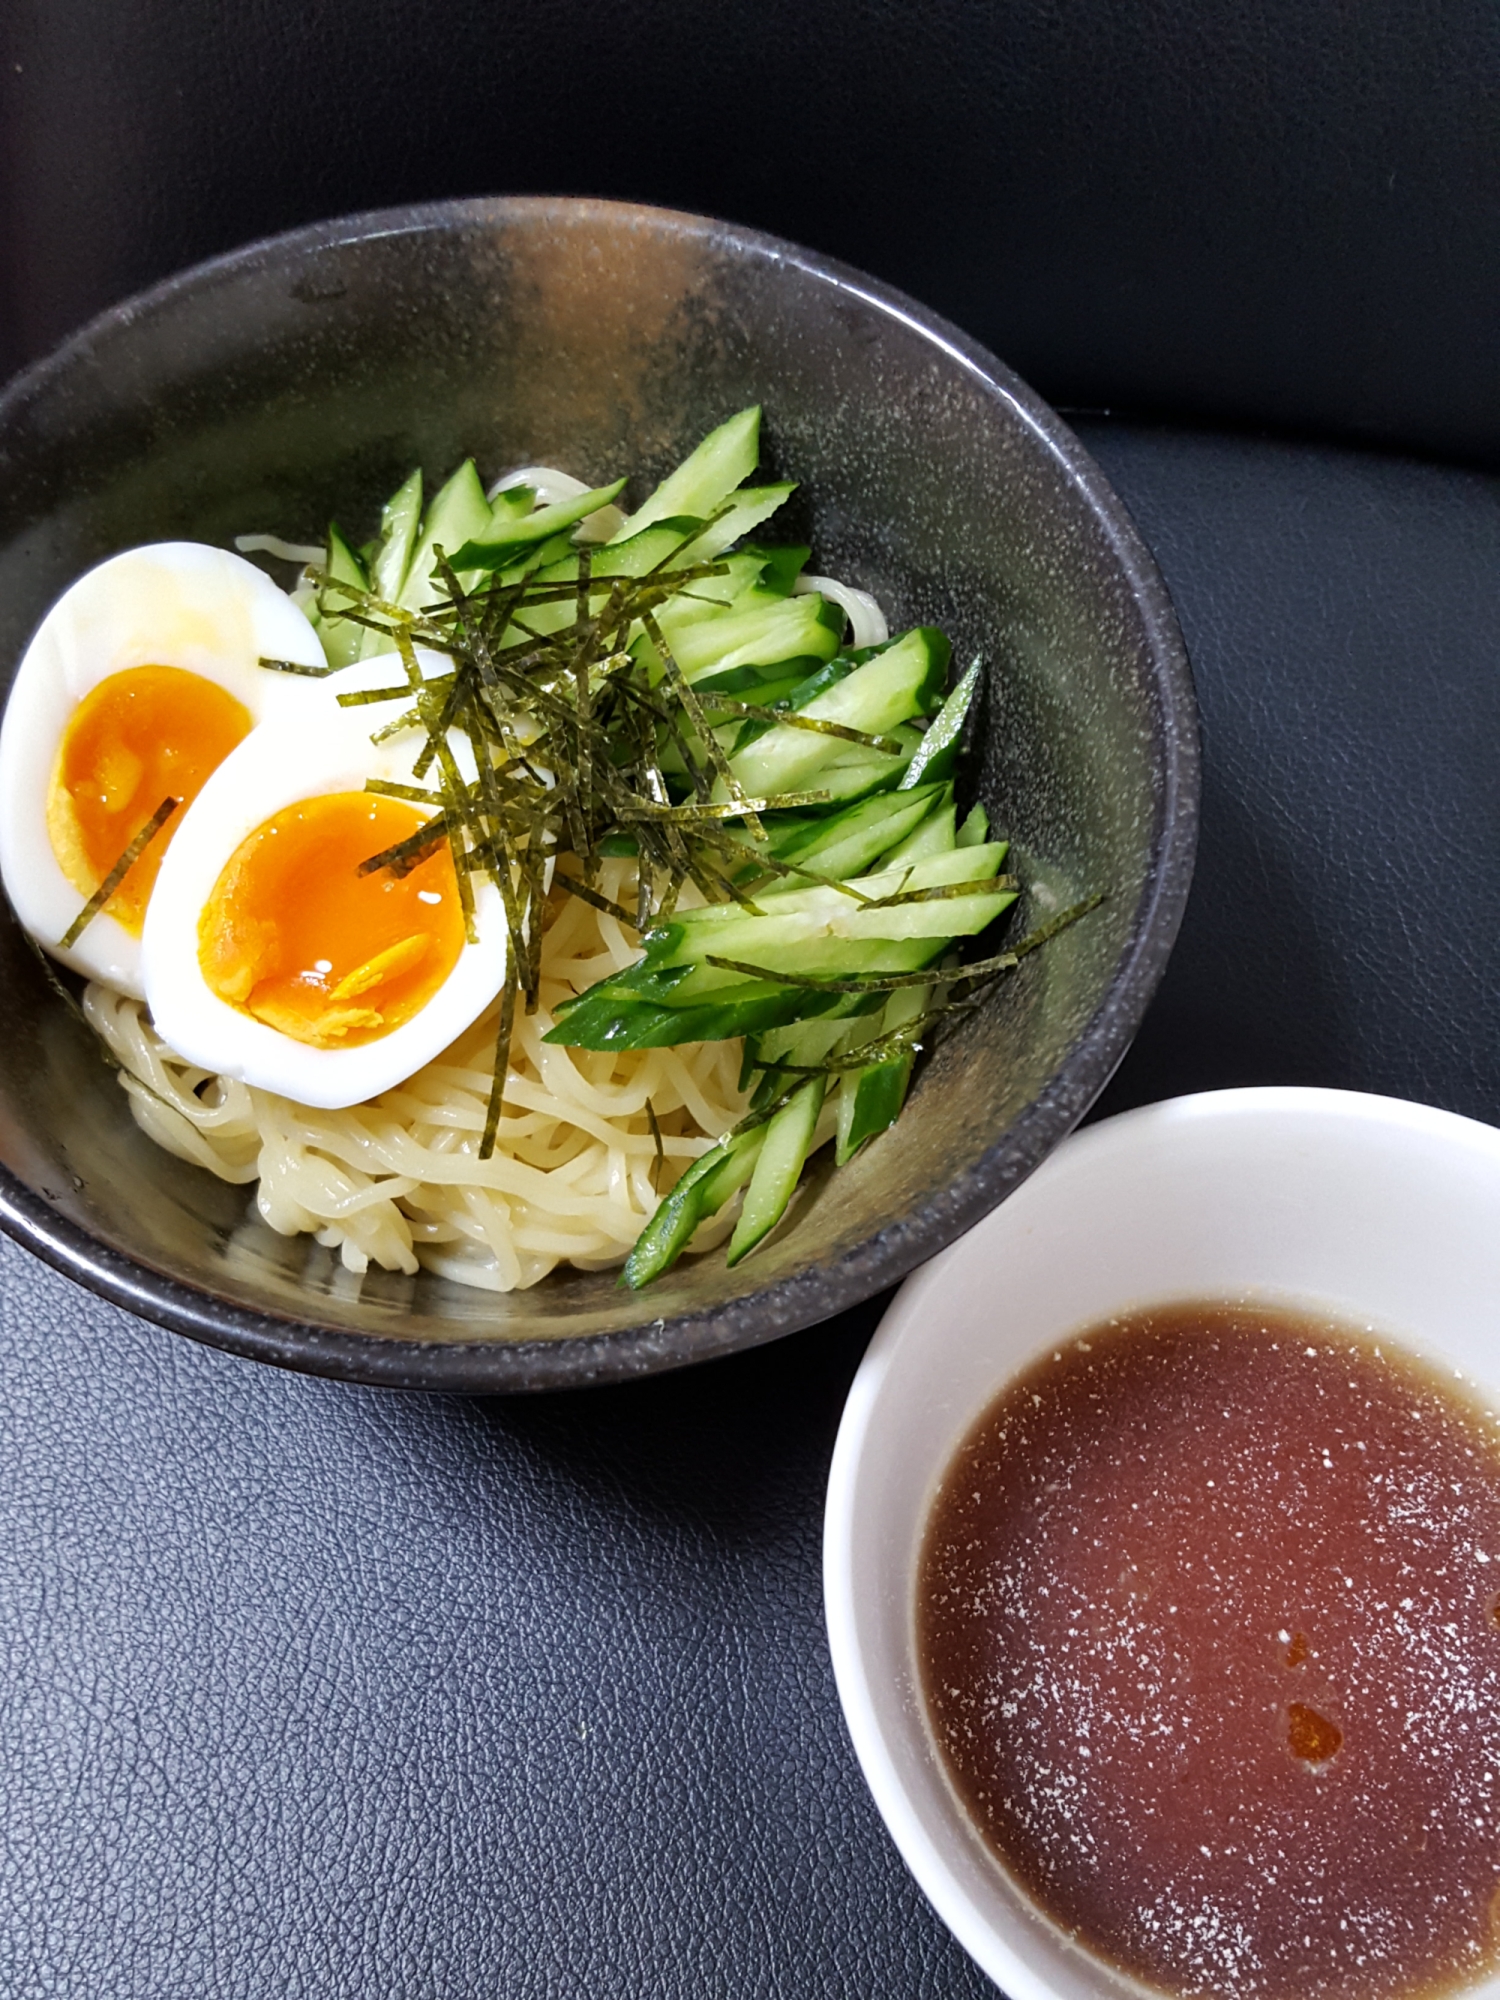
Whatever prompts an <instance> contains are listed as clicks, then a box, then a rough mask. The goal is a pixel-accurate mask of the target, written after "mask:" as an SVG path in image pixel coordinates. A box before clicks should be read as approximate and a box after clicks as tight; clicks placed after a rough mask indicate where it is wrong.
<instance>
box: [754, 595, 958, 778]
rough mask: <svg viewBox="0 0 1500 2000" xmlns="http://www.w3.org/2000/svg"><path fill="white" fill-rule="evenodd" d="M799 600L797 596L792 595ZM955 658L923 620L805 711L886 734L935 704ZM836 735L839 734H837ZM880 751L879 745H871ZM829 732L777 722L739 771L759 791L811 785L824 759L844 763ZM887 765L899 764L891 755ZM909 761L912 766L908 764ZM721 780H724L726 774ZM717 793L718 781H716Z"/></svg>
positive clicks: (891, 766) (941, 639) (946, 643)
mask: <svg viewBox="0 0 1500 2000" xmlns="http://www.w3.org/2000/svg"><path fill="white" fill-rule="evenodd" d="M790 601H791V602H792V603H793V604H795V603H798V602H799V601H802V600H799V599H797V598H793V599H791V600H790ZM947 666H948V641H947V640H946V639H945V638H944V637H943V635H942V633H941V632H938V631H935V630H933V629H932V628H931V627H928V626H918V627H917V628H916V629H915V630H914V631H911V632H907V633H904V634H903V635H902V637H901V638H900V639H898V640H896V641H895V642H894V644H892V645H890V646H887V647H886V648H885V649H884V650H883V651H881V652H879V653H877V654H876V655H875V657H874V658H873V659H870V660H866V661H865V663H864V664H863V665H862V666H860V667H857V668H856V669H855V671H854V672H853V673H852V674H849V675H847V676H846V677H845V678H844V679H842V680H840V681H839V682H838V684H837V685H836V686H834V687H831V688H829V689H828V690H827V691H826V692H825V693H823V694H820V695H819V696H818V697H817V698H816V699H815V700H813V701H810V702H808V703H807V704H806V705H805V707H804V708H803V710H802V713H803V714H804V715H810V716H815V717H818V718H820V719H821V720H824V721H827V722H841V723H843V724H844V725H845V727H846V728H850V729H860V730H863V731H865V733H866V734H868V735H870V736H885V735H889V734H890V733H891V732H892V731H894V730H895V729H896V727H897V725H898V724H900V723H903V722H906V721H908V720H909V719H910V718H911V717H912V716H914V715H922V714H925V713H927V712H928V709H929V708H930V706H931V704H932V702H933V700H934V699H935V698H936V695H937V691H938V690H939V689H940V688H941V686H942V678H943V675H944V673H945V672H946V671H947ZM834 740H835V741H836V739H834ZM863 754H864V756H866V757H868V756H870V755H876V756H879V755H881V754H882V753H880V752H873V753H872V752H865V753H863ZM839 761H840V760H838V759H831V758H830V757H829V754H828V740H827V739H825V738H822V737H819V736H816V735H813V734H812V733H811V732H810V731H808V730H804V729H791V728H787V727H784V726H783V727H781V728H778V729H772V730H769V731H768V732H767V734H766V735H764V736H763V737H761V738H760V740H759V741H758V742H755V743H752V744H751V745H750V746H749V748H748V749H746V750H744V751H742V752H741V753H740V755H739V756H738V757H736V758H735V759H734V760H733V770H734V775H735V777H736V779H737V780H738V782H739V783H740V784H741V785H743V786H744V787H745V789H746V791H747V792H748V793H749V794H750V795H751V797H753V798H769V797H771V796H772V795H773V794H775V793H777V792H792V791H805V790H807V789H808V788H809V781H810V779H811V776H812V774H813V773H814V772H816V771H818V769H819V767H820V765H822V764H825V763H829V764H833V765H834V766H837V764H838V762H839ZM885 763H886V767H887V769H895V768H897V764H896V762H895V760H893V759H891V758H889V757H887V758H886V759H885ZM908 768H909V766H908ZM719 782H720V785H722V783H723V781H722V780H720V781H719ZM716 796H717V788H716ZM726 796H727V794H726Z"/></svg>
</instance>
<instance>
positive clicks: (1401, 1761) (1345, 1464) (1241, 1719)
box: [917, 1304, 1500, 2000]
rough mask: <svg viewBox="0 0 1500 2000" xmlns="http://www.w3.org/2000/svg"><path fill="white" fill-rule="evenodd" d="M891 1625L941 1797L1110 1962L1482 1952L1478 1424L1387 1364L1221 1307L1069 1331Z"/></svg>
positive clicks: (945, 1498)
mask: <svg viewBox="0 0 1500 2000" xmlns="http://www.w3.org/2000/svg"><path fill="white" fill-rule="evenodd" d="M917 1619H918V1647H919V1654H920V1658H921V1662H922V1671H923V1675H924V1680H925V1689H926V1696H927V1703H928V1710H929V1716H930V1719H931V1721H932V1724H933V1727H934V1730H935V1733H936V1736H937V1739H938V1742H939V1743H940V1745H941V1746H942V1749H943V1752H944V1753H945V1758H946V1761H947V1765H948V1768H949V1771H950V1775H951V1777H952V1780H953V1783H954V1785H955V1786H956V1788H957V1790H958V1793H959V1795H960V1797H961V1798H962V1799H963V1801H964V1803H965V1805H966V1806H967V1808H968V1810H969V1812H970V1813H971V1814H972V1816H973V1818H974V1820H975V1822H976V1823H977V1825H978V1826H979V1828H980V1830H981V1831H982V1833H983V1834H984V1835H985V1837H986V1839H987V1840H988V1842H989V1843H990V1845H991V1846H992V1848H993V1849H994V1851H995V1852H996V1854H997V1855H998V1856H999V1858H1000V1859H1001V1860H1002V1861H1003V1862H1004V1864H1005V1865H1006V1866H1007V1868H1009V1869H1010V1870H1011V1872H1012V1873H1013V1874H1014V1876H1015V1877H1016V1878H1017V1879H1018V1881H1019V1882H1020V1883H1021V1884H1022V1885H1023V1886H1024V1887H1025V1888H1026V1890H1027V1891H1028V1892H1029V1893H1030V1894H1031V1895H1032V1896H1033V1897H1034V1898H1035V1900H1036V1901H1037V1902H1038V1903H1039V1904H1040V1905H1041V1906H1042V1907H1043V1908H1044V1909H1045V1910H1046V1911H1047V1912H1048V1913H1049V1914H1050V1915H1051V1916H1052V1918H1053V1919H1054V1920H1055V1921H1056V1922H1057V1923H1058V1924H1060V1925H1061V1926H1063V1927H1064V1929H1066V1930H1067V1931H1069V1932H1070V1933H1072V1934H1073V1935H1074V1936H1075V1937H1076V1938H1077V1940H1078V1942H1079V1943H1080V1944H1083V1945H1086V1946H1087V1947H1089V1948H1090V1949H1092V1950H1093V1951H1095V1952H1097V1953H1099V1954H1100V1955H1102V1956H1103V1957H1104V1958H1106V1959H1108V1960H1110V1961H1112V1962H1113V1963H1114V1964H1115V1965H1116V1966H1118V1967H1119V1968H1120V1969H1121V1970H1122V1971H1124V1972H1127V1973H1129V1974H1131V1975H1133V1976H1134V1977H1136V1978H1138V1979H1142V1980H1145V1981H1147V1982H1148V1983H1150V1984H1152V1985H1155V1986H1161V1987H1165V1988H1168V1989H1169V1990H1172V1991H1174V1992H1177V1993H1181V1994H1191V1995H1198V1994H1214V1995H1232V1996H1234V2000H1251V1996H1257V2000H1258V1996H1265V2000H1291V1996H1293V1995H1295V1996H1297V2000H1317V1996H1350V2000H1354V1996H1365V2000H1372V1996H1381V1997H1382V2000H1386V1996H1393V1995H1413V1994H1423V1993H1432V1992H1434V1991H1441V1990H1444V1989H1452V1988H1455V1987H1458V1986H1462V1985H1467V1984H1469V1983H1470V1982H1472V1981H1474V1980H1476V1979H1479V1978H1482V1977H1484V1976H1486V1975H1487V1974H1490V1973H1492V1972H1494V1971H1495V1970H1496V1969H1497V1965H1500V1956H1497V1946H1500V1430H1497V1426H1496V1424H1495V1422H1494V1420H1493V1418H1492V1417H1490V1416H1489V1415H1488V1414H1487V1413H1486V1412H1484V1411H1481V1410H1480V1409H1479V1408H1478V1406H1477V1405H1476V1404H1474V1403H1472V1402H1470V1401H1468V1400H1467V1399H1466V1398H1464V1397H1463V1396H1462V1395H1460V1394H1458V1393H1455V1391H1454V1389H1453V1388H1452V1387H1451V1386H1450V1385H1448V1384H1446V1383H1443V1382H1441V1381H1440V1380H1439V1378H1438V1377H1437V1376H1436V1375H1435V1374H1434V1373H1432V1372H1431V1371H1429V1370H1428V1369H1426V1368H1424V1367H1423V1366H1421V1365H1420V1364H1419V1363H1417V1362H1415V1361H1414V1360H1412V1359H1411V1358H1410V1357H1408V1356H1406V1355H1404V1354H1401V1353H1399V1352H1396V1351H1393V1350H1392V1349H1391V1348H1389V1347H1381V1346H1379V1345H1377V1344H1375V1343H1373V1342H1371V1341H1369V1340H1367V1339H1364V1338H1362V1337H1360V1336H1359V1335H1357V1334H1355V1333H1354V1332H1353V1331H1352V1329H1349V1328H1347V1327H1340V1326H1337V1325H1330V1324H1329V1323H1328V1322H1326V1321H1322V1320H1309V1319H1305V1318H1302V1317H1299V1316H1298V1315H1296V1314H1292V1313H1266V1312H1251V1311H1248V1310H1243V1309H1240V1308H1237V1307H1230V1306H1221V1305H1212V1304H1205V1305H1195V1306H1187V1307H1172V1308H1169V1309H1165V1310H1159V1311H1155V1312H1151V1313H1148V1314H1139V1315H1135V1316H1133V1317H1130V1318H1122V1319H1120V1320H1117V1321H1116V1320H1111V1321H1110V1322H1109V1323H1108V1324H1107V1325H1104V1326H1100V1327H1096V1328H1093V1329H1092V1330H1090V1331H1089V1332H1088V1333H1085V1334H1083V1335H1081V1336H1080V1337H1078V1338H1076V1339H1073V1340H1070V1341H1068V1342H1067V1343H1065V1344H1064V1345H1063V1346H1062V1347H1061V1348H1059V1349H1058V1350H1057V1351H1056V1352H1055V1353H1054V1354H1052V1355H1051V1356H1050V1357H1049V1358H1047V1359H1045V1360H1044V1361H1042V1362H1040V1363H1038V1364H1037V1365H1036V1366H1035V1367H1033V1368H1032V1369H1031V1370H1029V1371H1028V1372H1027V1373H1026V1374H1025V1375H1023V1376H1022V1377H1020V1378H1019V1379H1018V1380H1017V1381H1016V1382H1014V1383H1013V1384H1011V1385H1010V1387H1008V1388H1007V1389H1006V1390H1005V1391H1004V1393H1003V1394H1002V1395H1001V1396H1000V1397H999V1399H998V1400H997V1401H996V1402H995V1403H994V1404H993V1405H992V1406H991V1407H990V1409H989V1410H988V1411H987V1412H986V1413H985V1415H984V1416H983V1417H982V1418H981V1419H980V1421H979V1422H978V1424H977V1425H976V1426H975V1428H974V1429H973V1431H972V1432H971V1433H970V1435H969V1437H968V1439H967V1440H966V1442H965V1443H964V1445H963V1447H962V1448H961V1450H960V1451H959V1453H958V1455H957V1456H956V1458H955V1459H954V1461H953V1463H952V1465H951V1466H950V1468H949V1470H948V1472H947V1474H946V1476H945V1478H944V1481H943V1484H942V1487H941V1489H940V1491H939V1494H938V1497H937V1499H936V1501H935V1503H934V1506H933V1511H932V1516H931V1519H930V1521H929V1523H928V1528H927V1533H926V1539H925V1543H924V1546H923V1551H922V1559H921V1565H920V1572H919V1578H918V1598H917Z"/></svg>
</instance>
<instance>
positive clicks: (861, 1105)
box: [834, 986, 932, 1167]
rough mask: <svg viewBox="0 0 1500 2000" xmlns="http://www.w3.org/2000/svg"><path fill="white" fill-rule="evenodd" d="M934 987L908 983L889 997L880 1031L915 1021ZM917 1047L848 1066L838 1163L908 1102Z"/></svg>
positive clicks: (842, 1084) (840, 1112)
mask: <svg viewBox="0 0 1500 2000" xmlns="http://www.w3.org/2000/svg"><path fill="white" fill-rule="evenodd" d="M931 992H932V988H931V987H930V986H908V987H904V988H902V989H901V990H900V991H899V992H896V993H893V994H892V995H891V996H890V999H889V1000H888V1002H887V1004H886V1007H885V1010H884V1013H883V1014H882V1016H881V1020H880V1025H879V1027H878V1028H877V1029H876V1031H875V1032H876V1033H877V1034H888V1033H889V1032H890V1030H891V1029H892V1028H898V1027H900V1026H901V1025H902V1024H903V1022H906V1021H915V1020H917V1019H919V1018H920V1016H921V1015H922V1013H923V1012H924V1011H925V1009H926V1007H927V1003H928V999H929V997H930V995H931ZM915 1060H916V1050H915V1049H908V1050H906V1051H904V1052H903V1053H902V1054H900V1055H897V1056H890V1057H888V1058H887V1059H886V1060H885V1061H884V1062H877V1063H870V1064H868V1065H867V1066H866V1067H865V1068H864V1069H858V1070H847V1071H846V1072H845V1073H844V1076H843V1078H842V1079H841V1081H840V1085H839V1104H838V1128H837V1131H836V1134H835V1148H834V1164H835V1165H836V1166H840V1167H842V1166H844V1165H846V1164H847V1162H848V1161H850V1160H851V1159H853V1157H854V1155H855V1154H856V1153H857V1152H858V1151H859V1149H860V1147H861V1146H863V1145H864V1143H865V1141H866V1140H867V1139H873V1138H874V1137H875V1135H876V1133H877V1132H884V1131H885V1130H887V1128H888V1127H890V1126H892V1125H894V1124H895V1122H896V1120H897V1119H898V1118H899V1117H900V1115H901V1107H902V1105H903V1104H904V1103H905V1102H906V1092H907V1088H908V1086H909V1085H910V1083H911V1072H912V1065H913V1063H914V1062H915Z"/></svg>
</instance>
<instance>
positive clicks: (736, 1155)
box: [620, 1125, 766, 1291]
mask: <svg viewBox="0 0 1500 2000" xmlns="http://www.w3.org/2000/svg"><path fill="white" fill-rule="evenodd" d="M765 1138H766V1127H765V1126H764V1125H757V1126H755V1127H754V1128H752V1130H750V1131H748V1132H741V1133H738V1134H734V1135H731V1136H730V1137H729V1138H727V1139H721V1140H720V1141H719V1144H718V1145H717V1146H714V1147H713V1148H711V1150H710V1151H708V1152H706V1153H705V1154H704V1155H703V1157H702V1158H701V1159H698V1160H695V1161H694V1162H693V1164H692V1166H690V1167H689V1168H688V1170H687V1172H686V1173H685V1174H684V1175H683V1177H682V1179H681V1180H680V1181H679V1182H678V1183H677V1185H676V1187H674V1188H673V1189H672V1191H671V1193H670V1194H669V1195H667V1197H666V1198H665V1200H663V1201H662V1202H661V1203H660V1204H659V1205H658V1207H657V1210H656V1213H655V1214H654V1215H653V1216H652V1218H651V1220H650V1221H649V1222H648V1223H647V1224H646V1226H645V1228H644V1229H643V1230H642V1231H641V1233H640V1235H639V1236H638V1237H637V1238H636V1239H635V1247H634V1249H633V1250H632V1251H631V1253H630V1255H629V1256H628V1257H627V1258H626V1260H625V1268H624V1270H623V1271H622V1272H621V1273H620V1282H621V1284H622V1285H628V1286H629V1287H630V1289H631V1290H632V1291H639V1290H640V1288H641V1287H642V1286H643V1285H649V1284H650V1283H651V1281H652V1279H653V1278H659V1277H660V1276H661V1274H662V1272H663V1271H666V1270H669V1269H670V1268H671V1266H672V1265H673V1264H675V1263H676V1261H677V1259H678V1258H679V1257H680V1256H681V1255H682V1253H683V1251H684V1250H685V1249H686V1248H687V1246H688V1244H689V1243H690V1242H691V1241H692V1237H693V1232H694V1230H695V1229H697V1227H698V1225H699V1223H700V1222H702V1221H704V1220H705V1218H706V1217H708V1216H710V1215H713V1214H716V1213H717V1211H718V1210H719V1209H721V1208H722V1207H723V1206H724V1204H725V1202H726V1201H728V1199H729V1197H730V1195H732V1194H733V1193H734V1192H735V1190H736V1189H737V1188H740V1187H743V1185H744V1183H745V1182H746V1181H747V1180H748V1179H749V1178H750V1175H751V1174H752V1173H753V1171H754V1169H755V1162H756V1161H757V1160H758V1159H759V1157H760V1152H761V1148H762V1147H763V1146H764V1144H765Z"/></svg>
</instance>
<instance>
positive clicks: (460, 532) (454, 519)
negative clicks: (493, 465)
mask: <svg viewBox="0 0 1500 2000" xmlns="http://www.w3.org/2000/svg"><path fill="white" fill-rule="evenodd" d="M491 519H492V516H491V513H490V503H489V501H488V500H486V499H485V497H484V487H483V485H482V484H481V483H480V478H479V474H478V473H477V472H476V471H475V469H474V461H473V459H472V458H466V459H465V460H464V462H463V464H462V465H461V466H460V467H459V468H458V470H457V472H455V473H454V475H453V477H452V478H451V479H450V480H449V481H448V483H447V485H446V486H444V487H443V488H442V490H441V491H440V492H439V493H438V494H437V496H436V497H435V498H434V500H433V503H432V505H431V506H430V507H429V508H428V510H427V519H426V520H425V521H424V522H423V523H422V533H421V536H420V538H419V539H418V541H417V545H416V547H415V549H413V551H412V557H411V563H410V565H409V567H408V569H407V572H406V580H405V582H404V583H403V584H402V586H401V591H400V594H399V596H398V597H397V599H396V602H397V603H398V604H400V605H401V606H402V607H403V609H405V610H407V611H415V612H420V611H421V610H422V609H423V608H424V607H425V606H426V605H427V604H429V603H431V602H432V600H433V599H434V597H435V596H439V595H442V594H443V593H442V592H441V589H440V586H439V585H438V584H437V582H436V580H435V579H436V566H437V553H436V552H437V550H438V549H439V548H441V549H442V550H443V552H444V554H445V555H446V556H447V557H448V560H449V561H450V562H452V560H453V552H454V551H455V550H456V549H461V548H462V547H463V546H464V544H465V543H466V542H471V541H476V540H479V539H481V538H482V537H483V536H484V535H486V534H487V533H488V531H489V526H490V521H491ZM456 567H457V565H455V568H456ZM473 580H474V579H473V576H472V575H471V574H466V573H464V572H462V571H460V572H459V581H460V582H461V583H469V582H472V581H473Z"/></svg>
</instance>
